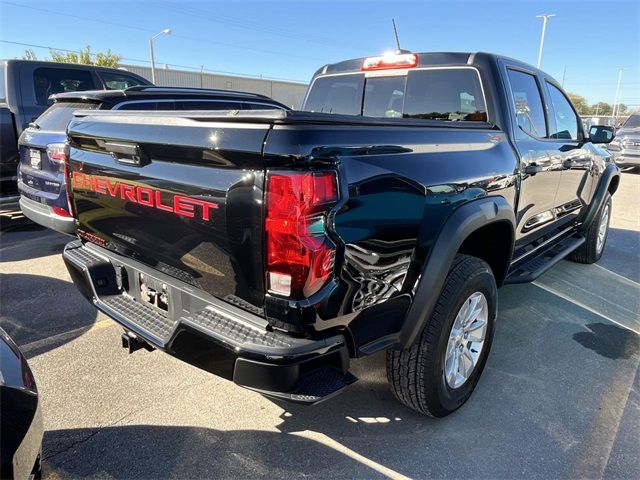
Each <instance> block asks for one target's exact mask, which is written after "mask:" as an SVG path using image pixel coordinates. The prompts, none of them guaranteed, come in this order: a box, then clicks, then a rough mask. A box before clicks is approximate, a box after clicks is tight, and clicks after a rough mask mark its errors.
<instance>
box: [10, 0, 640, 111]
mask: <svg viewBox="0 0 640 480" xmlns="http://www.w3.org/2000/svg"><path fill="white" fill-rule="evenodd" d="M543 13H551V14H555V15H556V16H555V17H553V18H550V19H549V21H548V23H547V31H546V36H545V43H544V51H543V57H542V69H543V70H545V71H546V72H547V73H549V74H550V75H552V76H553V77H555V78H556V80H557V81H559V82H561V83H562V81H563V79H564V87H565V90H567V91H569V92H573V93H577V94H580V95H583V96H585V97H586V98H587V100H588V101H589V102H590V103H595V102H598V101H604V102H607V103H613V101H614V97H615V91H616V83H617V79H618V72H619V69H620V68H623V69H624V70H623V76H622V83H621V93H620V97H621V101H622V103H625V104H627V105H635V106H640V1H638V0H619V1H618V0H596V1H592V0H581V1H572V0H564V1H561V0H556V1H545V0H538V1H519V0H501V1H462V0H449V1H444V0H439V1H431V0H429V1H428V0H422V1H419V2H409V1H402V0H387V1H371V0H369V1H366V0H357V1H356V0H342V1H335V0H324V1H306V0H297V1H293V0H290V1H278V0H270V1H267V0H265V1H244V0H236V1H215V0H214V1H208V2H204V1H190V0H182V1H175V0H174V1H172V0H162V1H156V0H128V1H126V2H122V1H118V0H114V1H103V0H82V1H68V0H56V1H55V2H52V1H41V0H29V1H24V0H0V58H20V57H21V56H22V55H23V54H24V51H25V49H27V48H32V49H33V51H34V52H35V53H36V54H37V55H38V57H39V58H43V59H44V58H46V57H47V56H48V50H47V48H42V47H53V48H57V49H67V50H79V49H80V48H82V47H84V46H86V45H91V48H92V50H93V51H94V52H95V51H103V50H106V49H108V48H110V49H111V50H112V51H113V52H115V53H117V54H119V55H121V56H122V57H123V60H122V63H125V64H126V63H129V64H137V65H147V66H148V65H149V64H150V62H149V47H148V38H149V37H150V36H152V35H154V34H156V33H158V32H160V31H161V30H163V29H165V28H171V29H172V34H171V35H161V36H160V37H158V38H156V39H155V41H154V50H155V58H156V65H157V66H158V65H159V66H163V65H164V64H167V65H168V66H170V67H171V68H181V69H185V70H188V69H195V70H199V69H200V68H201V66H202V67H203V68H204V69H205V71H219V72H233V73H240V74H247V75H262V76H265V77H271V78H282V79H290V80H297V81H301V82H307V81H308V80H309V79H310V77H311V76H312V75H313V73H314V72H315V71H316V70H317V69H318V68H319V67H321V66H322V65H324V64H326V63H333V62H337V61H341V60H345V59H348V58H356V57H363V56H372V55H377V54H380V53H383V52H385V51H388V50H392V49H394V48H395V38H394V35H393V28H392V24H391V19H392V18H395V21H396V24H397V25H398V33H399V37H400V43H401V46H402V48H405V49H408V50H412V51H415V52H421V51H489V52H494V53H499V54H504V55H508V56H510V57H514V58H517V59H519V60H522V61H525V62H528V63H531V64H535V63H536V62H537V58H538V48H539V45H540V34H541V30H542V20H541V19H539V18H536V15H540V14H543ZM25 44H28V45H25ZM30 45H31V46H30Z"/></svg>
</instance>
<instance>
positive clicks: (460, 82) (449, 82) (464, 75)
mask: <svg viewBox="0 0 640 480" xmlns="http://www.w3.org/2000/svg"><path fill="white" fill-rule="evenodd" d="M303 110H305V111H308V112H325V113H339V114H344V115H364V116H369V117H385V118H420V119H429V120H444V121H460V120H467V121H487V109H486V105H485V101H484V95H483V92H482V86H481V84H480V78H479V76H478V73H477V71H476V70H475V69H472V68H442V69H440V68H433V69H421V70H413V71H410V72H409V73H408V74H406V75H396V76H391V75H390V76H373V77H369V78H366V77H365V75H364V74H363V73H358V74H344V75H332V76H326V77H318V78H316V80H315V81H314V82H313V84H312V86H311V89H310V90H309V94H308V96H307V99H306V102H305V105H304V107H303Z"/></svg>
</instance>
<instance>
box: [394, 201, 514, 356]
mask: <svg viewBox="0 0 640 480" xmlns="http://www.w3.org/2000/svg"><path fill="white" fill-rule="evenodd" d="M505 221H506V222H508V223H509V224H510V225H511V228H512V231H515V225H516V219H515V215H514V212H513V207H512V206H511V205H510V204H509V202H507V200H506V199H505V198H504V197H500V196H490V197H484V198H480V199H478V200H473V201H471V202H468V203H465V204H464V205H462V206H460V207H458V208H457V209H456V210H455V211H454V212H453V213H452V214H451V215H450V216H449V218H448V219H447V220H446V222H445V223H444V225H443V227H442V229H441V230H440V233H439V235H438V238H437V239H436V241H435V244H434V246H433V248H432V249H431V251H430V253H429V255H428V257H427V258H426V260H425V262H424V265H423V268H422V273H421V275H420V279H419V282H418V286H417V288H416V290H415V294H414V296H413V301H412V302H411V306H410V307H409V310H408V312H407V314H406V317H405V320H404V323H403V326H402V329H401V332H400V342H399V343H400V347H402V348H405V347H407V346H409V345H412V344H413V343H414V342H415V341H416V339H417V338H418V337H419V335H420V332H421V331H422V328H423V326H424V323H425V321H426V320H427V319H428V318H429V317H430V316H431V312H432V310H433V308H434V306H435V303H436V301H437V299H438V296H439V294H440V291H441V290H442V286H443V284H444V281H445V278H446V276H447V274H448V272H449V269H450V268H451V264H452V263H453V259H454V257H455V256H456V253H457V252H458V250H459V249H460V246H461V245H462V243H463V242H464V240H465V239H466V238H467V237H468V236H469V235H470V234H471V233H473V232H474V231H476V230H478V229H480V228H482V227H485V226H487V225H490V224H492V223H495V222H505ZM512 238H513V237H512ZM508 253H509V261H510V259H511V255H512V253H513V242H511V249H510V251H509V252H508ZM509 261H507V262H506V264H507V266H508V264H509ZM504 273H506V272H504Z"/></svg>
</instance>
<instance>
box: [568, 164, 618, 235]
mask: <svg viewBox="0 0 640 480" xmlns="http://www.w3.org/2000/svg"><path fill="white" fill-rule="evenodd" d="M612 182H615V184H614V185H615V186H614V190H613V192H611V194H613V193H615V191H616V190H617V189H618V185H619V184H620V169H619V168H618V166H617V165H616V164H614V163H610V164H608V165H607V166H606V168H605V169H604V171H603V172H602V174H601V175H600V181H599V182H598V186H597V187H596V191H595V193H594V194H593V197H592V198H591V203H590V204H589V206H588V207H587V208H585V210H584V212H583V213H582V214H581V216H580V218H579V219H578V222H580V223H581V224H582V225H581V226H580V230H581V231H583V232H584V231H585V230H586V229H587V228H589V226H590V225H591V224H592V223H593V221H594V219H595V218H596V215H597V214H598V212H599V211H600V207H601V206H602V203H603V202H604V201H605V199H606V198H607V194H608V193H609V190H610V188H609V187H610V186H611V183H612Z"/></svg>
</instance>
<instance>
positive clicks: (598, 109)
mask: <svg viewBox="0 0 640 480" xmlns="http://www.w3.org/2000/svg"><path fill="white" fill-rule="evenodd" d="M612 111H613V108H612V107H611V105H609V104H608V103H606V102H598V103H596V104H594V105H592V106H591V115H611V113H612Z"/></svg>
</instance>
